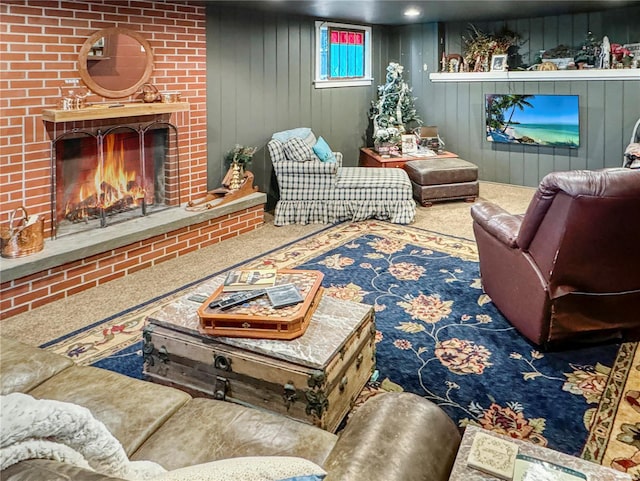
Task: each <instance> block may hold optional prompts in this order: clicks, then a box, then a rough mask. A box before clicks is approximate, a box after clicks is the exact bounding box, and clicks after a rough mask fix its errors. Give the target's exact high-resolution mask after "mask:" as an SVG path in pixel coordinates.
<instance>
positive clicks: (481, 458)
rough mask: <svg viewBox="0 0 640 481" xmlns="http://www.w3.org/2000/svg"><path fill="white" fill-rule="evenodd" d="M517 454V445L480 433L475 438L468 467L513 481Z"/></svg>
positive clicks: (468, 459)
mask: <svg viewBox="0 0 640 481" xmlns="http://www.w3.org/2000/svg"><path fill="white" fill-rule="evenodd" d="M517 454H518V445H517V444H516V443H512V442H511V441H507V440H506V439H503V438H499V437H497V436H492V435H491V434H485V433H483V432H478V433H476V435H475V436H474V438H473V443H472V444H471V450H470V451H469V457H468V458H467V465H468V466H470V467H472V468H474V469H478V470H480V471H483V472H485V473H487V474H490V475H492V476H495V477H497V478H500V479H506V480H511V477H512V476H513V467H514V463H515V460H516V455H517Z"/></svg>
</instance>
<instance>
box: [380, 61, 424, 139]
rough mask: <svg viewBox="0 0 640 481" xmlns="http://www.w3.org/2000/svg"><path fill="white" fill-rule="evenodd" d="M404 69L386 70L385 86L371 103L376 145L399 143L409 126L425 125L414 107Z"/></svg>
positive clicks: (392, 68)
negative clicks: (403, 76) (404, 78)
mask: <svg viewBox="0 0 640 481" xmlns="http://www.w3.org/2000/svg"><path fill="white" fill-rule="evenodd" d="M403 70H404V67H403V66H402V65H400V64H398V63H395V62H391V63H390V64H389V66H388V67H387V75H386V79H385V80H386V83H385V84H384V85H379V86H378V100H377V101H375V102H373V101H372V102H371V109H370V110H369V118H370V119H372V120H373V140H374V142H375V143H376V144H378V143H382V142H387V143H392V144H399V143H400V136H401V135H402V134H403V133H404V132H405V131H406V130H407V125H409V124H410V123H414V124H415V125H416V126H418V125H421V124H422V120H420V117H419V116H418V112H417V111H416V107H415V103H414V102H415V100H416V99H415V98H414V97H413V96H412V94H411V88H410V87H409V86H408V85H407V83H406V82H405V81H404V80H403V79H402V71H403Z"/></svg>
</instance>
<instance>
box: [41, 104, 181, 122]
mask: <svg viewBox="0 0 640 481" xmlns="http://www.w3.org/2000/svg"><path fill="white" fill-rule="evenodd" d="M115 105H117V106H115ZM111 106H113V107H111ZM187 110H189V104H188V103H187V102H174V103H152V104H145V103H128V104H119V103H116V102H109V103H104V104H94V105H91V106H89V107H85V108H83V109H78V110H60V109H44V110H43V111H42V119H43V120H44V121H46V122H56V123H57V122H76V121H82V120H101V119H118V118H121V117H139V116H142V115H157V114H170V113H173V112H185V111H187Z"/></svg>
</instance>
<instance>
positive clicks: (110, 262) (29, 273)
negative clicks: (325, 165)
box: [0, 192, 267, 318]
mask: <svg viewBox="0 0 640 481" xmlns="http://www.w3.org/2000/svg"><path fill="white" fill-rule="evenodd" d="M266 198H267V196H266V194H264V193H261V192H255V193H252V194H249V195H247V196H245V197H242V198H240V199H237V200H235V201H233V202H229V203H228V204H223V205H220V206H215V207H213V208H212V209H208V210H204V211H200V212H189V211H186V210H185V209H184V207H183V206H181V207H175V208H171V209H167V210H164V211H161V212H154V213H152V214H150V215H148V216H146V217H140V218H137V219H132V220H129V221H126V222H122V223H119V224H115V225H111V226H107V227H105V228H103V229H94V230H90V231H86V232H81V233H77V234H72V235H69V236H64V237H61V238H58V239H45V246H44V249H43V250H42V251H40V252H38V253H36V254H32V255H30V256H27V257H22V258H17V259H6V258H2V259H0V276H1V282H2V289H1V291H2V296H1V297H2V299H1V301H2V311H3V312H2V316H1V317H2V318H6V317H9V316H12V315H15V314H17V313H18V312H24V311H25V310H30V309H31V308H33V307H37V305H42V304H46V303H48V302H51V301H53V300H55V299H56V298H62V297H67V296H69V295H72V294H74V293H76V292H79V291H80V290H85V289H86V288H90V287H92V286H93V285H97V284H99V283H102V282H108V280H111V279H113V278H116V277H121V276H122V275H126V274H127V273H131V272H134V271H135V270H139V269H143V268H145V267H149V266H150V265H153V264H154V263H157V262H161V261H162V260H166V259H168V258H173V257H178V256H180V255H182V254H185V253H188V252H191V251H193V250H196V249H198V248H201V247H205V246H206V245H210V244H215V243H217V242H220V241H222V240H224V239H227V238H230V237H235V236H238V235H240V234H242V233H245V232H249V231H251V230H253V229H255V228H256V227H258V226H259V225H261V224H262V223H263V222H264V204H265V202H266ZM91 271H93V272H91ZM31 298H33V299H31Z"/></svg>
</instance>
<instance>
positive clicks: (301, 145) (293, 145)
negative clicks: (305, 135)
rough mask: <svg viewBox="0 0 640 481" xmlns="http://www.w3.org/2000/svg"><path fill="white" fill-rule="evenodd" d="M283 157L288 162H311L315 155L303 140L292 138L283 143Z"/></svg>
mask: <svg viewBox="0 0 640 481" xmlns="http://www.w3.org/2000/svg"><path fill="white" fill-rule="evenodd" d="M284 155H285V157H286V158H287V159H289V160H297V161H298V162H306V161H307V160H313V159H314V158H315V155H314V153H313V149H312V148H311V146H309V144H307V143H306V142H305V141H304V140H302V139H299V138H297V137H294V138H292V139H289V140H287V141H286V142H285V143H284Z"/></svg>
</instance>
